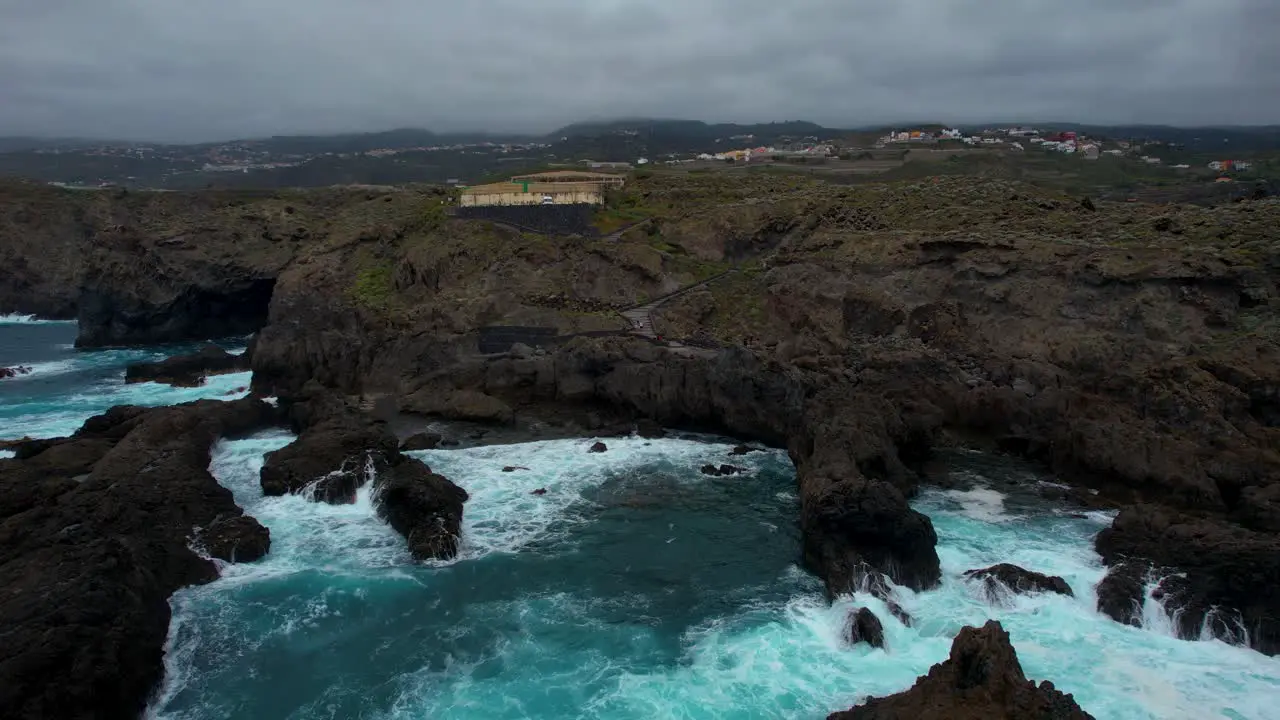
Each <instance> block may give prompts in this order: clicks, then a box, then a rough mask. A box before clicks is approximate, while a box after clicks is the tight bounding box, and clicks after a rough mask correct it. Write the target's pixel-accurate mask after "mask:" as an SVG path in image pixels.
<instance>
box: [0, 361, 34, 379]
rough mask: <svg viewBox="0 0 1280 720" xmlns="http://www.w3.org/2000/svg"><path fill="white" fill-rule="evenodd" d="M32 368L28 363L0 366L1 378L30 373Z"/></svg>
mask: <svg viewBox="0 0 1280 720" xmlns="http://www.w3.org/2000/svg"><path fill="white" fill-rule="evenodd" d="M30 374H31V368H29V367H27V366H26V365H14V366H13V367H0V380H3V379H5V378H13V377H21V376H23V375H30Z"/></svg>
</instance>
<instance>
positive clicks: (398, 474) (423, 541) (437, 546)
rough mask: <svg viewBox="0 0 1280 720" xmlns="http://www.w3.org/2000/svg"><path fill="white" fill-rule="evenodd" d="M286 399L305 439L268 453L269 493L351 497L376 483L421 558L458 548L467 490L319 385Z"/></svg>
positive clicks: (389, 516)
mask: <svg viewBox="0 0 1280 720" xmlns="http://www.w3.org/2000/svg"><path fill="white" fill-rule="evenodd" d="M280 402H281V403H283V404H285V406H286V407H287V410H286V413H287V417H288V420H289V423H290V425H291V427H292V429H293V431H294V432H295V433H297V434H298V437H297V439H296V440H294V441H293V442H292V443H290V444H288V445H286V446H284V447H283V448H280V449H279V450H275V451H273V452H270V453H267V456H266V458H265V460H264V462H263V465H262V470H261V471H260V477H261V482H262V489H263V492H264V493H266V494H268V495H283V494H285V493H298V492H308V493H310V494H311V497H312V498H313V499H314V500H316V501H317V502H328V503H349V502H354V501H355V497H356V492H357V491H358V490H359V489H360V488H362V487H364V486H365V485H366V484H368V483H370V482H373V483H375V484H374V487H373V488H372V491H373V498H374V504H375V506H376V507H377V510H378V514H379V515H381V516H382V517H383V518H385V519H386V520H387V522H388V523H389V524H390V525H391V527H392V528H394V529H395V530H396V531H397V532H399V533H400V534H401V535H404V536H405V539H406V540H407V541H408V544H409V551H410V553H411V554H412V555H413V556H414V558H415V559H417V560H419V561H422V560H430V559H448V558H452V557H453V556H454V555H456V554H457V551H458V535H459V533H460V532H461V530H460V528H461V524H462V509H463V503H464V502H465V501H466V500H467V493H466V491H465V490H463V489H462V488H460V487H458V486H457V485H454V484H453V482H452V481H450V480H449V479H448V478H446V477H444V476H442V475H438V474H436V473H433V472H431V470H430V469H429V468H428V467H427V466H425V465H423V464H422V463H420V462H418V461H417V460H414V459H413V458H411V457H408V456H406V455H403V454H401V452H400V448H399V443H398V442H397V441H396V437H395V435H394V434H393V433H392V432H391V430H390V428H388V427H387V424H386V423H385V422H382V421H380V420H376V419H374V418H373V417H371V416H370V415H368V414H366V413H364V412H363V411H361V410H359V409H358V408H356V407H354V406H353V405H352V404H351V403H349V402H347V401H346V400H345V399H344V398H342V397H341V396H338V395H336V394H334V393H332V392H330V391H328V390H326V389H324V388H322V387H320V386H319V385H317V384H315V383H312V384H310V385H308V386H307V387H306V388H305V389H304V390H303V393H302V394H301V395H298V396H295V397H292V398H281V399H280Z"/></svg>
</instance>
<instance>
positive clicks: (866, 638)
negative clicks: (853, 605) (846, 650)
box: [844, 607, 884, 648]
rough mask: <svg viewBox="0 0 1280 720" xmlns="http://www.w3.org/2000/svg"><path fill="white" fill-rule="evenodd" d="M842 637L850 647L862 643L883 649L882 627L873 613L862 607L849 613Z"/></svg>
mask: <svg viewBox="0 0 1280 720" xmlns="http://www.w3.org/2000/svg"><path fill="white" fill-rule="evenodd" d="M844 635H845V638H846V639H847V640H848V641H849V644H850V645H857V644H858V643H861V642H864V643H867V644H868V645H870V646H871V647H877V648H882V647H884V625H882V624H880V618H878V617H876V614H875V613H873V612H871V610H869V609H867V608H864V607H863V608H858V609H857V610H855V611H853V612H851V613H849V619H848V620H847V621H846V622H845V633H844Z"/></svg>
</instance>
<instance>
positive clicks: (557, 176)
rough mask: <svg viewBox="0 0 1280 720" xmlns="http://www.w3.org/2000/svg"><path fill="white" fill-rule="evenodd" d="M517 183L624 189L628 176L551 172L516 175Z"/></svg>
mask: <svg viewBox="0 0 1280 720" xmlns="http://www.w3.org/2000/svg"><path fill="white" fill-rule="evenodd" d="M511 182H515V183H524V182H530V183H595V184H597V185H602V186H606V187H622V184H623V183H624V182H626V176H624V175H614V174H611V173H597V172H586V171H583V170H552V171H550V172H540V173H531V174H529V175H516V176H515V177H513V178H511Z"/></svg>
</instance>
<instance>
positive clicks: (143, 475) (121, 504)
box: [0, 400, 273, 720]
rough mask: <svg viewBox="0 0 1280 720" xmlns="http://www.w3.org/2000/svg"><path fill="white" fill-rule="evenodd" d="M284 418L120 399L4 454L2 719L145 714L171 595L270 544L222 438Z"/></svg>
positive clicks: (231, 408)
mask: <svg viewBox="0 0 1280 720" xmlns="http://www.w3.org/2000/svg"><path fill="white" fill-rule="evenodd" d="M272 421H273V409H272V408H271V407H270V406H268V405H266V404H265V403H263V402H261V401H258V400H240V401H235V402H227V403H222V402H217V401H207V400H206V401H201V402H198V403H191V404H188V405H180V406H176V407H169V408H157V409H150V410H148V409H143V408H136V407H117V408H113V409H112V410H111V411H110V412H108V413H106V414H104V415H100V416H97V417H95V418H92V419H90V420H89V421H87V422H86V423H85V424H84V426H83V427H82V428H81V429H80V431H79V432H77V433H76V434H75V436H74V437H71V438H66V439H61V440H54V441H34V442H29V443H24V444H21V445H19V446H18V447H17V448H16V452H17V459H11V460H0V582H2V583H3V586H4V588H5V592H4V594H3V596H2V597H0V636H3V637H4V639H5V640H4V642H3V643H2V644H0V678H3V682H0V716H3V717H6V718H31V719H33V720H34V719H35V718H52V717H58V718H95V717H117V718H125V717H137V716H138V715H140V714H141V712H142V710H143V707H144V705H145V703H146V700H147V698H148V696H149V695H150V693H151V691H152V689H153V688H154V687H155V686H156V684H157V683H158V682H159V681H160V678H161V676H162V673H163V658H164V643H165V638H166V636H167V634H168V628H169V595H170V594H172V593H173V592H174V591H175V590H177V589H178V588H181V587H183V586H185V585H190V584H195V583H207V582H210V581H211V580H214V579H215V578H217V577H218V570H217V567H216V566H215V564H214V563H213V561H212V560H211V559H210V558H218V559H221V560H224V561H252V560H256V559H258V558H260V557H262V556H263V555H265V554H266V552H267V549H268V547H269V546H270V535H269V533H268V532H267V529H266V528H264V527H263V526H262V525H260V524H259V523H258V522H257V521H256V520H254V519H253V518H251V517H247V516H245V515H244V514H243V511H242V510H241V509H240V507H239V506H237V505H236V503H235V501H234V499H233V498H232V496H231V492H230V491H228V490H226V489H225V488H223V487H222V486H220V485H219V484H218V482H217V480H215V479H214V477H213V476H212V475H210V474H209V470H208V467H209V458H210V448H211V446H212V445H213V443H214V441H215V440H217V438H219V437H221V436H224V435H236V434H240V433H245V432H250V431H252V430H254V429H256V428H258V427H262V426H263V425H266V424H269V423H271V422H272ZM197 548H198V549H201V550H203V553H207V556H202V554H198V552H197Z"/></svg>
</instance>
